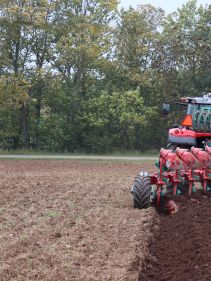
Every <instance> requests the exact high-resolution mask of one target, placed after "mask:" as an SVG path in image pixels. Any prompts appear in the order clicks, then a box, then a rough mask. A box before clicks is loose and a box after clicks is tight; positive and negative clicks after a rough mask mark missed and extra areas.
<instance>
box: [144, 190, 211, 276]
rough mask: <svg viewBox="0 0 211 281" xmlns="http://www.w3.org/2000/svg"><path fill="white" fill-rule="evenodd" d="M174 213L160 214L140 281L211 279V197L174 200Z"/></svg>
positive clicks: (201, 196) (208, 195) (199, 196)
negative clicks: (175, 201)
mask: <svg viewBox="0 0 211 281" xmlns="http://www.w3.org/2000/svg"><path fill="white" fill-rule="evenodd" d="M177 201H178V202H177V204H178V205H179V211H178V213H176V214H174V215H171V216H165V215H161V218H160V227H159V230H158V231H157V234H156V236H155V237H154V239H153V240H152V241H151V243H150V246H149V255H148V256H147V257H146V260H145V263H144V264H145V265H144V270H143V271H142V272H141V273H140V277H139V280H140V281H154V280H156V281H182V280H184V281H205V280H207V281H208V280H209V281H210V280H211V196H210V193H208V194H207V196H204V195H202V194H198V195H195V196H192V197H191V198H188V197H183V198H178V199H177Z"/></svg>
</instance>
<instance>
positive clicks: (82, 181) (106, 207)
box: [0, 160, 155, 281]
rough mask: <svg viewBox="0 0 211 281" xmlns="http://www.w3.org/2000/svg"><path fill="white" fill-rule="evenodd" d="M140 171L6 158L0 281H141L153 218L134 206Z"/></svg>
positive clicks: (0, 189) (0, 199) (1, 184)
mask: <svg viewBox="0 0 211 281" xmlns="http://www.w3.org/2000/svg"><path fill="white" fill-rule="evenodd" d="M142 166H143V165H142V164H140V163H139V164H133V163H112V162H110V163H105V162H86V161H81V162H80V161H78V162H77V161H45V160H44V161H39V160H32V161H31V160H26V161H22V160H16V161H13V160H11V161H8V160H2V161H1V162H0V280H1V281H19V280H23V281H26V280H30V281H32V280H42V281H46V280H49V281H53V280H55V281H65V280H68V281H69V280H77V281H80V280H83V281H85V280H90V281H94V280H97V281H100V280H112V281H114V280H127V281H129V280H138V278H139V271H140V268H141V264H142V261H143V260H144V257H145V255H146V253H147V249H148V241H149V239H150V237H151V235H152V233H151V232H150V229H151V225H152V221H153V219H152V218H153V217H154V216H155V211H154V209H153V208H150V209H148V210H144V211H140V210H134V209H133V208H132V202H131V195H130V188H131V186H132V183H133V179H134V176H135V175H136V174H137V173H138V171H139V170H140V169H141V167H142ZM147 166H148V167H149V168H151V169H152V168H153V166H152V165H151V164H150V165H149V164H148V165H147Z"/></svg>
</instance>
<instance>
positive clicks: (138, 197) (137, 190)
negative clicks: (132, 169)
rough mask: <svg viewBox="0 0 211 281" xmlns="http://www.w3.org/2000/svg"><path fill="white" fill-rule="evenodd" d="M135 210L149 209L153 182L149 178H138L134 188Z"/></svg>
mask: <svg viewBox="0 0 211 281" xmlns="http://www.w3.org/2000/svg"><path fill="white" fill-rule="evenodd" d="M132 194H133V202H134V208H139V209H143V208H148V207H149V206H150V195H151V181H150V178H149V177H142V176H137V177H136V178H135V182H134V185H133V188H132Z"/></svg>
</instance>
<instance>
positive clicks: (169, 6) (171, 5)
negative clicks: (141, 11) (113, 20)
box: [119, 0, 210, 13]
mask: <svg viewBox="0 0 211 281" xmlns="http://www.w3.org/2000/svg"><path fill="white" fill-rule="evenodd" d="M186 2H187V1H186V0H177V1H169V0H121V1H120V4H119V6H120V7H123V8H128V7H129V6H132V7H134V8H135V7H136V6H137V5H141V4H151V5H153V6H155V7H160V8H162V9H164V10H165V11H166V12H167V13H171V12H174V11H175V10H177V8H178V7H181V6H182V5H183V4H185V3H186ZM197 2H198V4H199V5H200V4H201V5H208V4H210V0H198V1H197Z"/></svg>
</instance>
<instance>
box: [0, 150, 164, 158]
mask: <svg viewBox="0 0 211 281" xmlns="http://www.w3.org/2000/svg"><path fill="white" fill-rule="evenodd" d="M158 154H159V151H158V150H149V151H145V152H140V151H115V152H111V153H82V152H74V153H68V152H65V153H62V152H60V153H59V152H49V151H36V150H22V149H18V150H0V155H62V156H65V155H66V156H119V157H121V156H122V157H124V156H126V157H127V156H128V157H130V156H131V157H136V156H137V157H141V156H146V157H147V156H157V155H158Z"/></svg>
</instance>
